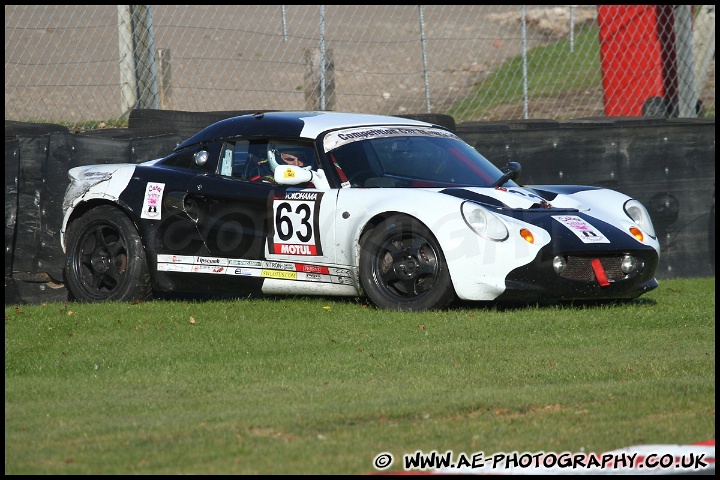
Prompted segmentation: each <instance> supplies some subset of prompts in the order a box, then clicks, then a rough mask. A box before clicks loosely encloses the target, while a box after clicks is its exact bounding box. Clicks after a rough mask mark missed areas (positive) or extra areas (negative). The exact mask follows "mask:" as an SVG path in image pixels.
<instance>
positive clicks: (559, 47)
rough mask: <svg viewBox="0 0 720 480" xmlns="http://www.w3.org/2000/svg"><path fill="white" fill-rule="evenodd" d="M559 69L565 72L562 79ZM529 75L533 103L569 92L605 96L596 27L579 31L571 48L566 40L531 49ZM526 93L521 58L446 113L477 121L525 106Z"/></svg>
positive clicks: (529, 93)
mask: <svg viewBox="0 0 720 480" xmlns="http://www.w3.org/2000/svg"><path fill="white" fill-rule="evenodd" d="M558 68H560V69H561V70H562V72H563V74H562V75H561V76H560V77H558V73H557V72H558ZM527 72H528V74H529V77H528V85H527V88H528V97H529V99H530V102H534V101H538V100H541V99H543V98H555V97H556V96H558V95H564V94H567V93H568V92H583V91H587V90H589V91H599V92H602V69H601V67H600V45H599V42H598V28H597V26H588V27H584V28H582V29H579V30H578V33H577V35H576V36H575V40H574V42H573V44H572V48H571V44H570V41H569V40H568V39H563V40H558V41H557V42H554V43H552V44H549V45H545V46H540V47H536V48H532V49H530V50H529V51H528V54H527ZM523 90H524V88H523V58H522V56H521V55H518V56H517V57H514V58H512V59H511V60H509V61H507V62H505V63H504V64H503V65H501V66H500V68H499V69H498V70H497V71H495V72H494V73H492V74H490V75H489V76H488V77H487V78H486V79H484V80H482V81H480V82H478V83H477V84H476V86H475V88H474V89H473V90H472V91H471V92H470V94H468V95H467V96H466V97H465V98H464V99H461V100H459V101H456V102H455V103H454V104H453V105H452V107H451V108H450V109H449V110H448V112H447V113H448V114H449V115H452V116H453V117H455V120H456V121H457V122H458V123H459V122H464V121H472V120H478V119H481V118H484V117H486V116H491V112H492V111H493V110H494V109H495V108H496V107H498V106H500V105H508V104H522V102H523Z"/></svg>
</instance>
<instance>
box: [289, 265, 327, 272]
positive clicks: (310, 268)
mask: <svg viewBox="0 0 720 480" xmlns="http://www.w3.org/2000/svg"><path fill="white" fill-rule="evenodd" d="M295 270H297V271H298V272H307V273H324V274H328V273H330V270H328V267H323V266H320V265H306V264H304V263H296V264H295Z"/></svg>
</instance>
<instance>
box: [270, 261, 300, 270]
mask: <svg viewBox="0 0 720 480" xmlns="http://www.w3.org/2000/svg"><path fill="white" fill-rule="evenodd" d="M262 267H263V268H267V269H270V270H295V264H294V263H288V262H268V261H265V262H262Z"/></svg>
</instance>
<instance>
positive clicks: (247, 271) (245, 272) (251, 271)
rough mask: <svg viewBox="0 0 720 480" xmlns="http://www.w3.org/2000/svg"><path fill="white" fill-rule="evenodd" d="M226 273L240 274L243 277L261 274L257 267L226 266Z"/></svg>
mask: <svg viewBox="0 0 720 480" xmlns="http://www.w3.org/2000/svg"><path fill="white" fill-rule="evenodd" d="M226 273H227V274H228V275H241V276H243V277H259V276H261V270H259V269H257V268H228V269H227V272H226Z"/></svg>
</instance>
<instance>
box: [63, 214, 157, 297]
mask: <svg viewBox="0 0 720 480" xmlns="http://www.w3.org/2000/svg"><path fill="white" fill-rule="evenodd" d="M67 252H68V261H67V265H66V267H65V277H66V282H67V286H68V290H69V291H70V294H71V295H72V297H73V298H74V299H75V300H78V301H81V302H103V301H114V300H117V301H135V300H142V299H145V298H148V297H150V296H151V294H152V290H151V287H150V275H149V273H148V266H147V261H146V259H145V250H144V248H143V245H142V241H141V240H140V236H139V235H138V233H137V230H136V229H135V225H133V223H132V222H131V221H130V219H129V218H128V217H127V215H125V214H124V213H123V212H121V211H120V210H118V209H117V208H114V207H111V206H101V207H97V208H94V209H92V210H90V211H89V212H87V213H86V214H85V215H83V216H82V217H80V218H79V219H77V220H75V221H74V222H73V223H72V224H70V228H69V229H68V233H67Z"/></svg>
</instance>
